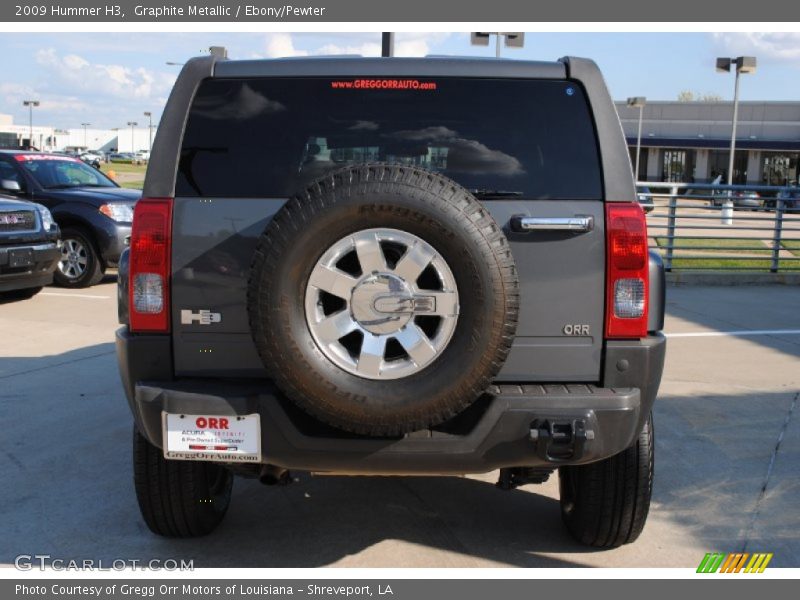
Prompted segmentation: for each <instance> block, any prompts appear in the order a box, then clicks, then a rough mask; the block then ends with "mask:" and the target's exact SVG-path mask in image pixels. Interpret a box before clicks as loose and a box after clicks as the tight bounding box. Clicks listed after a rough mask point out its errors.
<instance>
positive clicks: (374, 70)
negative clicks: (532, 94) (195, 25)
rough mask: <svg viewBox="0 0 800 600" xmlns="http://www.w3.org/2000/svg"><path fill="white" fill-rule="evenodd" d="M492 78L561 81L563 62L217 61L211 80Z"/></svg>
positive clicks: (448, 59)
mask: <svg viewBox="0 0 800 600" xmlns="http://www.w3.org/2000/svg"><path fill="white" fill-rule="evenodd" d="M326 75H337V76H367V77H369V76H381V75H391V76H394V77H443V76H448V77H493V78H505V77H514V78H524V77H535V78H537V79H563V78H565V77H566V76H567V71H566V66H565V64H564V63H563V62H544V61H527V60H507V59H502V58H500V59H498V58H480V57H477V58H476V57H449V56H447V57H443V56H437V57H426V58H396V57H392V58H385V57H374V58H363V57H352V56H326V57H313V58H307V57H302V58H281V59H259V60H219V61H217V63H216V65H215V68H214V77H221V78H237V77H314V76H326Z"/></svg>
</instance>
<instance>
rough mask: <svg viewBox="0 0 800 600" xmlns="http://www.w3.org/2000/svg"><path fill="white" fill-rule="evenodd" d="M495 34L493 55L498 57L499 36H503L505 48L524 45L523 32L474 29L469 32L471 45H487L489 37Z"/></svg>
mask: <svg viewBox="0 0 800 600" xmlns="http://www.w3.org/2000/svg"><path fill="white" fill-rule="evenodd" d="M493 35H495V36H497V39H496V40H495V46H494V55H495V57H496V58H500V46H501V38H505V41H506V47H507V48H522V46H524V45H525V34H524V33H522V32H518V31H513V32H512V31H476V32H473V33H471V34H470V43H471V44H472V45H473V46H488V45H489V38H490V37H491V36H493Z"/></svg>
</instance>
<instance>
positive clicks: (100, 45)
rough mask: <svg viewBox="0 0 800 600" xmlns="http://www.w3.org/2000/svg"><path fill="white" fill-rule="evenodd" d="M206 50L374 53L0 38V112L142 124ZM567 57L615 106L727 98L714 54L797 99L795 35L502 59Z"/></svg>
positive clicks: (424, 47) (369, 49)
mask: <svg viewBox="0 0 800 600" xmlns="http://www.w3.org/2000/svg"><path fill="white" fill-rule="evenodd" d="M211 45H221V46H226V47H227V48H228V50H229V54H230V56H231V58H255V57H262V58H275V57H283V56H302V55H315V54H341V53H347V54H362V55H365V56H377V55H379V54H380V34H379V33H330V34H323V33H295V34H286V33H183V34H182V33H113V34H112V33H109V34H105V33H20V34H12V33H3V35H2V36H0V51H2V56H4V57H5V60H4V61H3V63H4V64H3V76H2V78H1V79H0V113H6V114H12V115H13V116H14V120H15V122H16V123H18V124H27V122H28V114H27V109H24V108H23V106H22V101H23V100H24V99H26V98H34V99H38V100H40V101H41V103H42V104H41V107H39V108H37V109H36V112H35V116H34V122H35V123H38V124H41V125H52V126H55V127H60V128H66V129H69V128H75V127H79V126H80V123H82V122H89V123H92V125H93V126H95V127H103V128H107V127H109V128H110V127H120V126H124V125H125V123H126V122H127V121H130V120H136V121H139V122H140V123H141V124H144V123H145V122H146V120H145V117H144V116H143V115H142V113H143V112H144V111H152V112H153V115H154V118H156V117H158V116H160V114H161V109H162V107H163V105H164V102H165V100H166V97H167V95H168V93H169V90H170V88H171V86H172V83H173V81H174V79H175V76H176V74H177V71H178V69H179V67H174V66H167V65H166V64H165V63H166V62H167V61H172V62H183V61H185V60H186V59H187V58H189V57H190V56H195V55H198V54H200V53H202V52H203V51H204V50H206V49H207V48H208V47H209V46H211ZM396 51H397V54H398V55H399V56H424V55H426V54H451V55H452V54H454V55H481V56H491V55H493V54H494V48H493V47H491V46H490V47H489V48H482V47H472V46H470V44H469V34H467V33H451V34H448V33H409V34H402V33H401V34H398V41H397V44H396ZM566 54H570V55H575V56H586V57H590V58H593V59H594V60H595V61H597V62H598V63H599V65H600V67H601V69H602V70H603V72H604V74H605V76H606V80H607V82H608V85H609V87H610V89H611V93H612V95H613V96H614V98H615V99H624V98H626V97H628V96H646V97H647V98H648V99H650V100H674V99H675V98H676V97H677V95H678V93H679V92H681V91H682V90H692V91H694V92H699V93H712V94H718V95H720V96H722V97H723V98H725V99H729V98H731V96H732V94H733V77H732V75H721V74H718V73H716V72H715V70H714V58H715V57H716V56H737V55H741V54H747V55H755V56H757V57H758V62H759V64H758V72H757V73H756V74H755V75H747V76H745V77H744V78H743V80H742V89H741V98H742V99H743V100H800V33H780V34H779V33H750V34H746V33H730V34H728V33H529V34H527V36H526V39H525V48H523V49H521V50H517V49H504V55H505V56H507V57H509V58H519V59H540V60H553V59H556V58H558V57H560V56H564V55H566Z"/></svg>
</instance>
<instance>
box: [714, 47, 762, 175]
mask: <svg viewBox="0 0 800 600" xmlns="http://www.w3.org/2000/svg"><path fill="white" fill-rule="evenodd" d="M731 66H734V67H735V68H736V81H735V83H734V87H733V126H732V128H731V155H730V158H729V159H728V185H731V184H733V158H734V153H735V152H736V122H737V120H738V119H739V75H740V74H741V73H755V72H756V57H755V56H739V57H737V58H718V59H717V71H718V72H719V73H730V71H731Z"/></svg>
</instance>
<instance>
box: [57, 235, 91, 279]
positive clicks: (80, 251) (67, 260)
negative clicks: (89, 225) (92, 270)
mask: <svg viewBox="0 0 800 600" xmlns="http://www.w3.org/2000/svg"><path fill="white" fill-rule="evenodd" d="M88 263H89V256H88V253H87V251H86V247H85V246H84V245H83V244H82V243H81V242H80V240H76V239H74V238H69V239H66V240H64V241H63V242H62V243H61V260H59V261H58V270H59V271H61V273H62V274H63V275H64V276H65V277H67V278H69V279H78V278H79V277H80V276H81V275H83V274H84V272H85V271H86V266H87V265H88Z"/></svg>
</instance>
